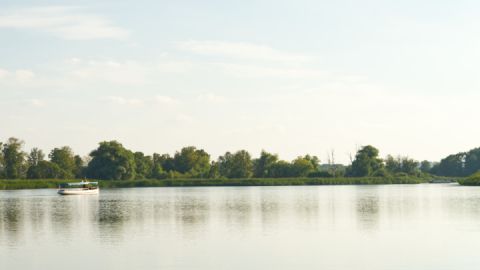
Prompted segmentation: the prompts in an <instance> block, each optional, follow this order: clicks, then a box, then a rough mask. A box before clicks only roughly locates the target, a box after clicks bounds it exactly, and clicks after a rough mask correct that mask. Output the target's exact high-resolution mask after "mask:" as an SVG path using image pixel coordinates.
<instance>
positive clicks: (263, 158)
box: [253, 150, 278, 178]
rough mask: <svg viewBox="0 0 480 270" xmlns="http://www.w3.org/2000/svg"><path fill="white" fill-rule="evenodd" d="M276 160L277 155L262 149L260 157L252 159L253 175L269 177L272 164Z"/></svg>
mask: <svg viewBox="0 0 480 270" xmlns="http://www.w3.org/2000/svg"><path fill="white" fill-rule="evenodd" d="M277 161H278V155H276V154H270V153H268V152H266V151H265V150H262V152H261V153H260V157H259V158H258V159H255V160H253V167H254V168H253V175H254V177H258V178H262V177H271V175H272V166H273V165H274V164H275V163H276V162H277Z"/></svg>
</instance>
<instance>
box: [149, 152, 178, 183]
mask: <svg viewBox="0 0 480 270" xmlns="http://www.w3.org/2000/svg"><path fill="white" fill-rule="evenodd" d="M167 159H170V160H171V163H172V168H173V159H171V158H170V157H169V156H168V155H160V154H157V153H154V154H153V158H152V172H151V175H150V177H151V178H154V179H164V178H167V173H166V171H165V170H164V169H163V165H164V163H165V162H166V160H167Z"/></svg>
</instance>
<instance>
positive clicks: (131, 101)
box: [104, 96, 144, 106]
mask: <svg viewBox="0 0 480 270" xmlns="http://www.w3.org/2000/svg"><path fill="white" fill-rule="evenodd" d="M104 100H106V101H108V102H110V103H113V104H117V105H130V106H141V105H143V103H144V102H143V101H142V100H141V99H137V98H125V97H119V96H109V97H106V98H104Z"/></svg>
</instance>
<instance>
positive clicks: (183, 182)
mask: <svg viewBox="0 0 480 270" xmlns="http://www.w3.org/2000/svg"><path fill="white" fill-rule="evenodd" d="M79 181H81V180H56V179H55V180H54V179H40V180H33V179H18V180H0V190H14V189H39V188H56V187H57V186H58V185H59V184H60V183H65V182H79ZM432 181H433V179H431V178H419V177H359V178H357V177H344V178H252V179H163V180H151V179H148V180H110V181H106V180H100V181H99V185H100V187H101V188H130V187H201V186H298V185H386V184H420V183H428V182H432Z"/></svg>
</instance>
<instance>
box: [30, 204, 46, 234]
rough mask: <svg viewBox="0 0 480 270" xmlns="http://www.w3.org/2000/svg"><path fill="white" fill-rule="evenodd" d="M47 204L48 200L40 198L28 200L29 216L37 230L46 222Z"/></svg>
mask: <svg viewBox="0 0 480 270" xmlns="http://www.w3.org/2000/svg"><path fill="white" fill-rule="evenodd" d="M46 205H47V204H46V201H45V200H44V199H40V198H39V199H31V200H29V201H28V210H29V211H28V216H29V217H30V223H31V224H32V227H33V228H34V229H35V231H38V230H40V229H41V228H42V227H43V225H44V224H45V209H46Z"/></svg>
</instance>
